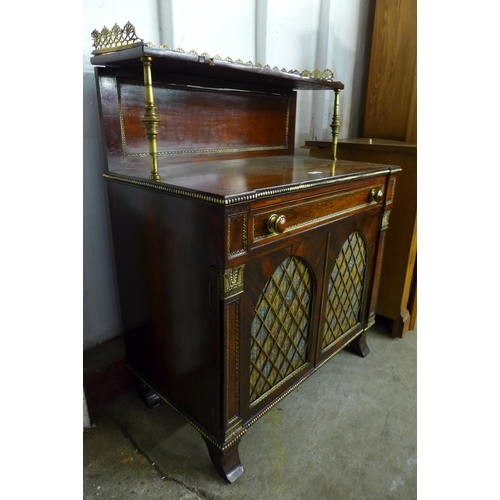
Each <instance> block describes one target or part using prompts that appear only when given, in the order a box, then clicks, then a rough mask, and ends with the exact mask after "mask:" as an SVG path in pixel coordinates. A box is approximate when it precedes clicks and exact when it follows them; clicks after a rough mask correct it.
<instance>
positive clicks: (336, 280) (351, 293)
mask: <svg viewBox="0 0 500 500" xmlns="http://www.w3.org/2000/svg"><path fill="white" fill-rule="evenodd" d="M366 263H367V249H366V243H365V241H364V239H363V237H362V236H361V234H360V233H357V232H354V233H351V235H350V236H349V238H347V240H346V241H345V243H344V244H343V245H342V248H341V250H340V253H339V255H338V257H337V260H336V261H335V266H334V267H333V271H332V274H331V276H330V280H329V281H328V300H327V305H326V321H325V328H324V332H323V346H322V347H323V349H325V348H326V347H328V346H329V345H330V344H331V343H332V342H334V341H335V340H337V339H338V338H339V337H341V336H342V335H343V334H344V333H346V332H348V331H349V330H350V329H351V328H353V327H354V326H355V325H356V324H357V323H358V322H359V313H360V311H361V306H362V302H363V292H364V283H365V274H366Z"/></svg>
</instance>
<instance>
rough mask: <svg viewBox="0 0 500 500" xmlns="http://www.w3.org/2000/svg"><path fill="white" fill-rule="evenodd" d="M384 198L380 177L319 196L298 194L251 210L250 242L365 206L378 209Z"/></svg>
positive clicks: (290, 231) (263, 239)
mask: <svg viewBox="0 0 500 500" xmlns="http://www.w3.org/2000/svg"><path fill="white" fill-rule="evenodd" d="M384 198H385V183H384V180H381V179H380V178H379V179H377V181H374V180H372V182H371V183H370V184H366V185H361V186H360V185H359V184H358V186H357V187H352V189H345V190H342V191H338V190H337V191H336V192H333V193H327V194H322V195H320V196H314V197H308V198H302V199H300V200H297V199H295V200H293V201H289V202H286V201H285V202H282V203H279V204H276V203H275V204H273V205H271V204H269V206H267V207H262V208H259V209H258V210H253V211H252V213H251V224H252V231H251V234H252V240H251V243H252V246H257V245H259V244H263V243H266V242H268V241H269V240H270V239H272V238H279V237H280V236H282V235H285V234H290V233H292V232H297V231H300V230H303V229H310V228H312V227H314V226H317V225H320V224H324V223H327V222H331V221H333V220H335V219H338V218H341V217H344V216H346V215H350V214H351V213H355V212H358V211H360V210H363V209H367V208H369V207H373V208H375V207H376V206H377V205H378V206H379V207H380V210H382V208H383V202H384Z"/></svg>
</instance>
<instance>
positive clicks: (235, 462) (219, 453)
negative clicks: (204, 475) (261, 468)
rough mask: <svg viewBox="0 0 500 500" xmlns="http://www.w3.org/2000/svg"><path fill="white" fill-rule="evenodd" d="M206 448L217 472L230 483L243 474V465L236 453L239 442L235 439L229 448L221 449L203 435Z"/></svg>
mask: <svg viewBox="0 0 500 500" xmlns="http://www.w3.org/2000/svg"><path fill="white" fill-rule="evenodd" d="M203 439H204V440H205V443H206V445H207V448H208V453H210V458H211V460H212V463H213V465H214V467H215V470H216V471H217V472H218V474H219V475H220V476H221V477H222V478H223V479H225V480H226V481H228V482H230V483H234V481H236V479H238V478H239V477H240V476H241V475H242V474H243V466H242V465H241V462H240V456H239V454H238V445H239V444H240V442H239V440H237V441H236V442H235V443H234V444H232V445H231V446H230V447H229V448H227V449H225V450H221V449H220V448H218V447H217V446H215V445H214V444H213V443H212V442H211V441H209V440H208V439H206V438H205V437H203Z"/></svg>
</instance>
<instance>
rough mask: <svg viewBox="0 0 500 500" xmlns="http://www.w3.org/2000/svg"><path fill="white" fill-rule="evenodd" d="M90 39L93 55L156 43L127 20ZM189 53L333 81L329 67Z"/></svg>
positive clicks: (95, 33)
mask: <svg viewBox="0 0 500 500" xmlns="http://www.w3.org/2000/svg"><path fill="white" fill-rule="evenodd" d="M91 35H92V39H93V40H94V43H93V44H92V46H93V47H94V50H93V51H92V54H94V55H99V54H107V53H110V52H116V51H118V50H124V49H129V48H131V47H138V46H147V47H153V48H156V45H154V44H153V43H151V42H148V43H145V42H144V40H143V39H142V38H139V37H138V36H137V35H136V33H135V27H134V25H133V24H131V23H130V22H127V23H126V24H125V26H124V27H123V29H122V28H120V27H119V26H118V25H117V24H115V25H114V26H113V27H112V28H111V29H108V28H107V27H106V26H104V27H103V28H102V30H101V31H97V30H96V29H95V30H94V31H92V33H91ZM159 48H160V49H164V50H169V51H171V52H180V53H184V54H186V51H185V50H183V49H182V48H180V47H178V48H177V49H171V48H170V47H168V46H167V45H160V47H159ZM187 54H189V55H193V56H201V57H205V58H206V59H208V60H209V61H210V64H213V61H214V60H217V61H226V62H229V63H233V64H243V65H245V66H253V67H255V68H264V69H269V70H272V71H279V72H280V73H287V74H292V75H297V76H301V77H304V78H314V79H318V80H327V81H335V76H334V74H333V71H332V70H330V69H326V70H325V71H320V70H318V69H315V70H314V71H308V70H304V71H297V70H290V71H287V70H286V69H285V68H282V69H279V68H278V67H277V66H275V67H274V68H271V67H270V66H269V65H268V64H266V65H265V66H262V64H260V63H259V62H258V63H256V64H254V63H253V62H252V61H247V62H243V61H242V60H241V59H237V60H236V61H233V60H232V59H231V58H230V57H226V58H222V57H221V56H219V55H218V54H217V55H215V56H213V57H211V56H210V55H209V54H207V53H206V52H204V53H203V54H198V53H197V52H196V51H194V50H190V51H189V52H187Z"/></svg>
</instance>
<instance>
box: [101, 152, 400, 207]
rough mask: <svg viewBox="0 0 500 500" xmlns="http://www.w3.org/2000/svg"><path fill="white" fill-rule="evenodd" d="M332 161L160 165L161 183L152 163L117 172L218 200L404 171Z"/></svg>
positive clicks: (256, 160)
mask: <svg viewBox="0 0 500 500" xmlns="http://www.w3.org/2000/svg"><path fill="white" fill-rule="evenodd" d="M333 164H334V163H333V161H332V160H324V159H318V158H311V157H307V156H273V157H259V158H244V159H236V160H224V161H208V162H193V163H187V164H186V163H183V164H182V165H170V166H160V167H159V169H158V171H159V174H160V176H161V181H160V182H154V181H149V163H147V164H144V165H143V166H142V167H141V168H134V169H128V170H127V172H126V174H124V173H122V172H120V173H117V175H119V177H120V178H129V179H136V180H141V181H143V182H144V181H145V182H147V183H151V184H154V185H155V186H158V187H160V188H161V186H165V187H167V186H168V187H169V188H174V189H175V188H177V189H180V190H186V191H189V192H193V191H194V192H199V193H203V194H205V195H211V196H214V197H215V198H219V199H220V198H222V199H223V198H230V197H234V196H242V195H250V196H249V199H253V198H259V197H263V196H267V195H270V194H274V193H279V192H285V191H286V190H287V189H290V190H300V189H306V188H311V187H315V186H321V185H322V184H331V183H335V182H343V181H347V180H350V179H353V178H362V177H369V176H372V175H377V174H383V173H389V172H395V171H399V170H401V168H400V167H397V166H391V165H381V164H375V163H366V162H355V161H347V160H337V161H336V163H335V169H334V170H333V171H332V167H333ZM111 175H113V174H111ZM178 194H182V193H178Z"/></svg>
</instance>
